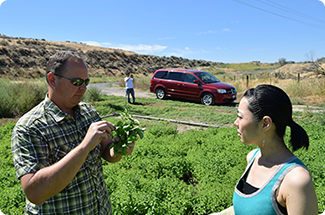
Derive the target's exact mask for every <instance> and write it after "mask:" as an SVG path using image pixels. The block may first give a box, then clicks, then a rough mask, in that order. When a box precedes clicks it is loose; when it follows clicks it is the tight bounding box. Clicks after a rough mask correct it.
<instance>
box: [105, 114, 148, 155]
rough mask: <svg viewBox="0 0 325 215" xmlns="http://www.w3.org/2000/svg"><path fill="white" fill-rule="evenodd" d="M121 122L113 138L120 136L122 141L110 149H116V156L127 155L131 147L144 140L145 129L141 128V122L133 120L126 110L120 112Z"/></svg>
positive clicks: (116, 125)
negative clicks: (135, 142)
mask: <svg viewBox="0 0 325 215" xmlns="http://www.w3.org/2000/svg"><path fill="white" fill-rule="evenodd" d="M120 116H121V118H122V119H121V120H119V121H118V122H117V123H116V124H115V129H114V131H113V133H112V136H113V137H115V136H118V137H119V138H120V141H118V142H114V143H113V144H112V145H111V146H110V147H111V148H112V147H114V153H115V154H123V155H126V152H127V149H128V147H129V145H130V144H131V143H132V142H134V141H136V140H138V139H139V138H140V139H142V138H143V132H144V130H145V129H144V128H140V127H139V126H140V122H139V121H138V120H136V119H133V116H132V115H131V114H130V113H129V112H128V111H127V110H125V112H120Z"/></svg>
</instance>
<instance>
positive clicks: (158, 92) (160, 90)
mask: <svg viewBox="0 0 325 215" xmlns="http://www.w3.org/2000/svg"><path fill="white" fill-rule="evenodd" d="M156 96H157V98H158V99H164V98H165V97H166V92H165V90H164V89H163V88H161V87H159V88H157V89H156Z"/></svg>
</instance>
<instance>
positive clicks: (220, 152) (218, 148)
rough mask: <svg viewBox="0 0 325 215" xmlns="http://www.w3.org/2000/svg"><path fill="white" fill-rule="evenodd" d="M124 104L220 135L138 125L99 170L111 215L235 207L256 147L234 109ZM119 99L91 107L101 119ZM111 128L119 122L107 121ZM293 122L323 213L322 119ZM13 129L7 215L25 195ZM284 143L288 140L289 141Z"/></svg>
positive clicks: (6, 133)
mask: <svg viewBox="0 0 325 215" xmlns="http://www.w3.org/2000/svg"><path fill="white" fill-rule="evenodd" d="M137 100H138V105H130V104H127V106H126V107H127V109H128V110H129V111H130V113H132V114H134V115H144V116H153V117H159V118H168V119H177V120H182V121H193V122H200V123H205V124H214V125H220V126H224V127H222V128H212V127H210V128H201V127H198V126H197V127H189V128H188V127H185V128H184V126H182V125H179V124H174V123H171V122H166V121H155V120H144V119H141V118H138V120H139V121H140V123H141V126H143V127H145V128H146V131H145V136H144V139H142V140H139V141H137V144H136V147H135V151H134V153H133V154H132V155H131V156H128V157H125V158H123V159H122V160H121V161H120V162H118V163H116V164H108V163H105V165H104V174H105V180H106V183H107V186H108V189H109V192H110V196H111V199H112V204H113V207H114V214H132V215H133V214H139V215H140V214H141V215H143V214H184V215H185V214H202V215H203V214H209V213H212V212H216V211H220V210H222V209H224V208H226V207H228V206H230V205H231V203H232V194H233V190H234V186H235V184H236V181H237V180H238V179H239V177H240V175H241V174H242V172H243V171H244V168H245V166H246V164H245V156H246V154H247V153H248V151H250V150H251V149H253V148H254V146H245V145H243V144H242V143H241V142H240V140H239V139H238V137H237V132H236V129H235V128H234V126H233V122H234V120H235V118H236V108H235V107H234V106H225V105H220V106H218V105H214V106H204V105H201V104H197V103H193V102H186V101H177V100H172V99H169V100H163V101H161V100H158V99H149V98H138V99H137ZM124 102H125V100H124V97H117V96H101V97H100V100H99V101H97V102H93V105H94V107H95V108H96V109H97V110H98V112H99V113H100V115H101V116H105V115H108V114H111V113H114V112H118V111H123V110H124V108H125V103H124ZM105 119H106V120H108V121H110V122H113V123H115V122H116V121H117V120H119V118H118V117H106V118H105ZM294 119H295V120H296V121H297V122H299V123H300V124H301V125H302V126H303V127H304V128H305V129H306V130H307V132H308V134H309V137H310V149H309V150H308V151H305V150H301V151H298V152H296V154H297V156H299V157H300V158H301V159H302V160H303V161H304V162H305V164H306V165H307V166H308V167H309V169H310V171H311V174H312V176H313V180H314V185H315V188H316V192H317V196H318V201H319V207H320V211H323V210H324V209H325V208H324V206H325V205H324V202H325V201H324V200H325V191H324V190H325V189H324V188H325V182H324V176H325V170H324V168H323V164H324V156H323V154H324V152H325V147H324V146H325V137H324V135H322V134H323V133H324V132H325V127H324V125H325V116H324V115H323V114H319V113H311V112H308V110H306V111H305V112H295V113H294ZM13 126H14V123H8V124H6V125H4V126H0V142H1V143H2V144H1V145H0V208H1V210H2V211H3V212H4V213H5V214H21V213H22V211H23V207H24V194H23V191H22V189H21V185H20V183H19V181H18V180H17V179H16V178H15V170H14V167H13V163H12V156H11V149H10V137H11V131H12V129H13ZM287 138H288V137H287V136H286V141H287V140H288V139H287Z"/></svg>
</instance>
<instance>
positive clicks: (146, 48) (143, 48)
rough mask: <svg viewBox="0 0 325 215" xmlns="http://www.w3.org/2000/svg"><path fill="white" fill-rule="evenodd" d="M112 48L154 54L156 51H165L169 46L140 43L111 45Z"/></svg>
mask: <svg viewBox="0 0 325 215" xmlns="http://www.w3.org/2000/svg"><path fill="white" fill-rule="evenodd" d="M110 48H116V49H123V50H126V51H133V52H139V53H143V54H153V53H156V52H162V51H164V50H165V49H166V48H167V46H161V45H144V44H139V45H126V44H120V45H118V46H115V47H110Z"/></svg>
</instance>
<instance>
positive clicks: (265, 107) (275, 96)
mask: <svg viewBox="0 0 325 215" xmlns="http://www.w3.org/2000/svg"><path fill="white" fill-rule="evenodd" d="M234 124H235V125H236V126H237V128H238V130H237V131H238V136H239V137H240V140H241V141H242V142H243V143H244V144H246V145H252V144H253V145H257V146H258V149H255V150H253V151H251V152H250V153H249V154H248V155H247V163H248V165H247V168H246V170H245V172H244V174H243V175H242V177H241V178H240V180H239V181H238V183H237V185H236V187H235V192H234V197H233V209H234V212H235V214H236V215H273V214H274V215H276V214H290V215H303V214H304V215H314V214H315V215H316V214H317V213H318V204H317V197H316V194H315V189H314V186H313V182H312V178H311V175H310V173H309V171H308V169H307V167H306V166H305V165H304V164H303V163H302V162H301V160H299V159H298V158H297V157H296V156H295V155H294V154H293V153H292V152H291V151H295V150H298V149H300V148H305V149H308V146H309V140H308V135H307V133H306V131H305V130H304V129H303V128H302V127H301V126H300V125H298V124H297V123H295V122H294V121H293V119H292V105H291V101H290V99H289V97H288V96H287V94H286V93H285V92H284V91H283V90H281V89H280V88H278V87H275V86H272V85H259V86H257V87H256V88H252V89H249V90H247V91H246V92H245V94H244V97H243V99H242V100H241V101H240V104H239V107H238V118H237V119H236V121H235V122H234ZM287 126H288V127H289V128H290V130H291V138H290V146H289V148H290V149H291V150H290V149H289V148H288V147H287V145H286V144H285V142H284V139H283V136H284V134H285V131H286V128H287Z"/></svg>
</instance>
